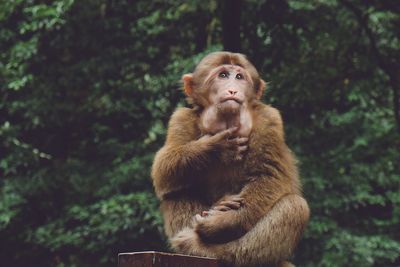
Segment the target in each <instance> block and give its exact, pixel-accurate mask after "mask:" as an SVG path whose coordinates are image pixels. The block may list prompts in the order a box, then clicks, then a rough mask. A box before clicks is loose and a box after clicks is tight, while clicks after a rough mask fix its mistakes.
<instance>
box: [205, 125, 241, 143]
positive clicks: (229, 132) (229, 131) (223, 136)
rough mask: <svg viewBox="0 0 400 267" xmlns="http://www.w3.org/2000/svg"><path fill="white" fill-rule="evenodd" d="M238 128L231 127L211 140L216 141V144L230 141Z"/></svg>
mask: <svg viewBox="0 0 400 267" xmlns="http://www.w3.org/2000/svg"><path fill="white" fill-rule="evenodd" d="M237 129H238V127H231V128H229V129H226V130H223V131H221V132H219V133H216V134H215V135H213V136H212V137H211V138H212V139H213V140H215V141H216V142H218V141H221V140H226V139H228V138H229V137H230V136H231V135H232V134H233V133H234V132H235V131H236V130H237Z"/></svg>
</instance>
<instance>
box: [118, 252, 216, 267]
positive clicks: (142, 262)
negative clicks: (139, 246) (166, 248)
mask: <svg viewBox="0 0 400 267" xmlns="http://www.w3.org/2000/svg"><path fill="white" fill-rule="evenodd" d="M221 266H222V265H221V264H220V263H219V262H218V261H217V260H216V259H211V258H203V257H193V256H187V255H181V254H171V253H164V252H156V251H143V252H131V253H120V254H118V267H221Z"/></svg>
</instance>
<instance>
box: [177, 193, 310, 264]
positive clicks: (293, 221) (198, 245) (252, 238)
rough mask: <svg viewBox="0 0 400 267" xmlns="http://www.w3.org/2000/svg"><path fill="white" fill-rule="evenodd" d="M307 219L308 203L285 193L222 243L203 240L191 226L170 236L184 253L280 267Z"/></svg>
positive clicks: (232, 262)
mask: <svg viewBox="0 0 400 267" xmlns="http://www.w3.org/2000/svg"><path fill="white" fill-rule="evenodd" d="M308 218H309V208H308V205H307V202H306V201H305V200H304V199H303V198H302V197H301V196H299V195H294V194H292V195H287V196H285V197H283V198H282V199H280V200H279V201H278V202H277V203H276V204H275V205H274V206H273V208H272V209H271V210H270V211H269V212H268V213H267V214H266V215H265V216H264V217H263V218H262V219H261V220H260V221H259V222H258V223H257V224H256V225H255V226H254V227H253V228H252V229H251V230H250V231H249V232H247V233H246V234H245V235H243V236H242V237H241V238H239V239H236V240H233V241H231V242H228V243H224V244H208V243H205V242H203V241H202V240H201V239H200V237H199V236H198V235H197V233H196V232H195V231H194V230H193V229H191V228H185V229H183V230H182V231H180V232H179V233H178V234H177V235H175V237H174V238H173V239H172V246H173V247H176V248H177V249H178V250H180V251H181V252H183V253H186V254H191V255H198V256H208V257H215V258H218V259H220V260H222V261H224V262H226V263H228V264H230V265H232V266H261V265H270V266H280V265H282V264H283V262H284V261H285V260H287V259H288V258H289V257H290V256H291V255H292V253H293V251H294V249H295V247H296V245H297V243H298V241H299V240H300V237H301V235H302V233H303V230H304V228H305V225H306V223H307V221H308Z"/></svg>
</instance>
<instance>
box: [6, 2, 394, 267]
mask: <svg viewBox="0 0 400 267" xmlns="http://www.w3.org/2000/svg"><path fill="white" fill-rule="evenodd" d="M0 49H1V50H0V248H1V249H0V263H1V264H0V265H1V266H32V264H34V265H35V266H44V267H47V266H57V267H61V266H100V267H102V266H116V261H117V253H118V252H127V251H137V250H163V251H165V250H167V249H168V246H167V245H166V242H165V237H164V236H163V231H162V220H161V218H160V215H159V213H158V202H157V200H156V198H155V196H154V193H153V189H152V185H151V182H150V175H149V172H150V166H151V163H152V159H153V156H154V153H155V152H156V151H157V149H159V148H160V147H161V146H162V144H163V141H164V137H165V132H166V124H167V121H168V118H169V116H170V114H171V113H172V112H173V110H174V109H175V108H176V107H177V106H178V105H185V103H184V96H183V94H182V92H181V91H180V89H179V80H180V77H181V75H182V74H184V73H187V72H190V71H192V70H193V68H194V66H195V64H196V62H198V60H199V59H200V58H201V57H203V56H204V55H206V54H207V53H209V52H211V51H215V50H222V49H229V50H236V51H241V52H243V53H245V54H246V55H248V57H249V58H250V60H251V61H252V62H253V63H254V64H255V65H256V67H257V68H258V69H259V71H260V73H261V75H262V77H263V78H264V79H265V80H266V81H268V82H269V88H268V90H267V92H266V94H265V96H264V101H265V102H267V103H270V104H272V105H273V106H275V107H277V108H278V109H280V110H281V112H282V115H283V118H284V121H285V126H286V127H285V128H286V136H287V142H288V144H289V146H290V147H291V148H292V149H293V150H294V151H295V153H296V154H297V156H298V159H299V162H300V163H299V164H300V168H301V175H302V179H303V183H304V193H305V196H306V198H307V199H308V201H309V204H310V206H311V210H312V218H311V221H310V224H309V227H308V229H307V231H306V233H305V236H304V239H303V241H302V242H301V244H300V246H299V249H298V250H297V252H296V255H295V258H294V261H295V262H296V263H297V264H298V265H300V266H400V257H399V255H400V164H399V163H400V152H399V150H400V96H399V94H400V81H399V79H400V2H399V1H398V0H247V1H238V0H235V1H217V0H205V1H194V0H191V1H178V0H177V1H164V0H156V1H145V0H136V1H128V0H85V1H74V0H52V1H50V0H14V1H6V0H4V1H1V2H0Z"/></svg>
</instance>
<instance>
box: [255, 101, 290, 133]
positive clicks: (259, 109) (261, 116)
mask: <svg viewBox="0 0 400 267" xmlns="http://www.w3.org/2000/svg"><path fill="white" fill-rule="evenodd" d="M255 110H256V112H255V114H256V118H255V121H256V125H262V126H269V127H273V126H276V127H280V128H282V126H283V121H282V116H281V113H280V112H279V110H278V109H276V108H274V107H272V106H271V105H268V104H264V103H259V104H258V105H257V106H256V107H255Z"/></svg>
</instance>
